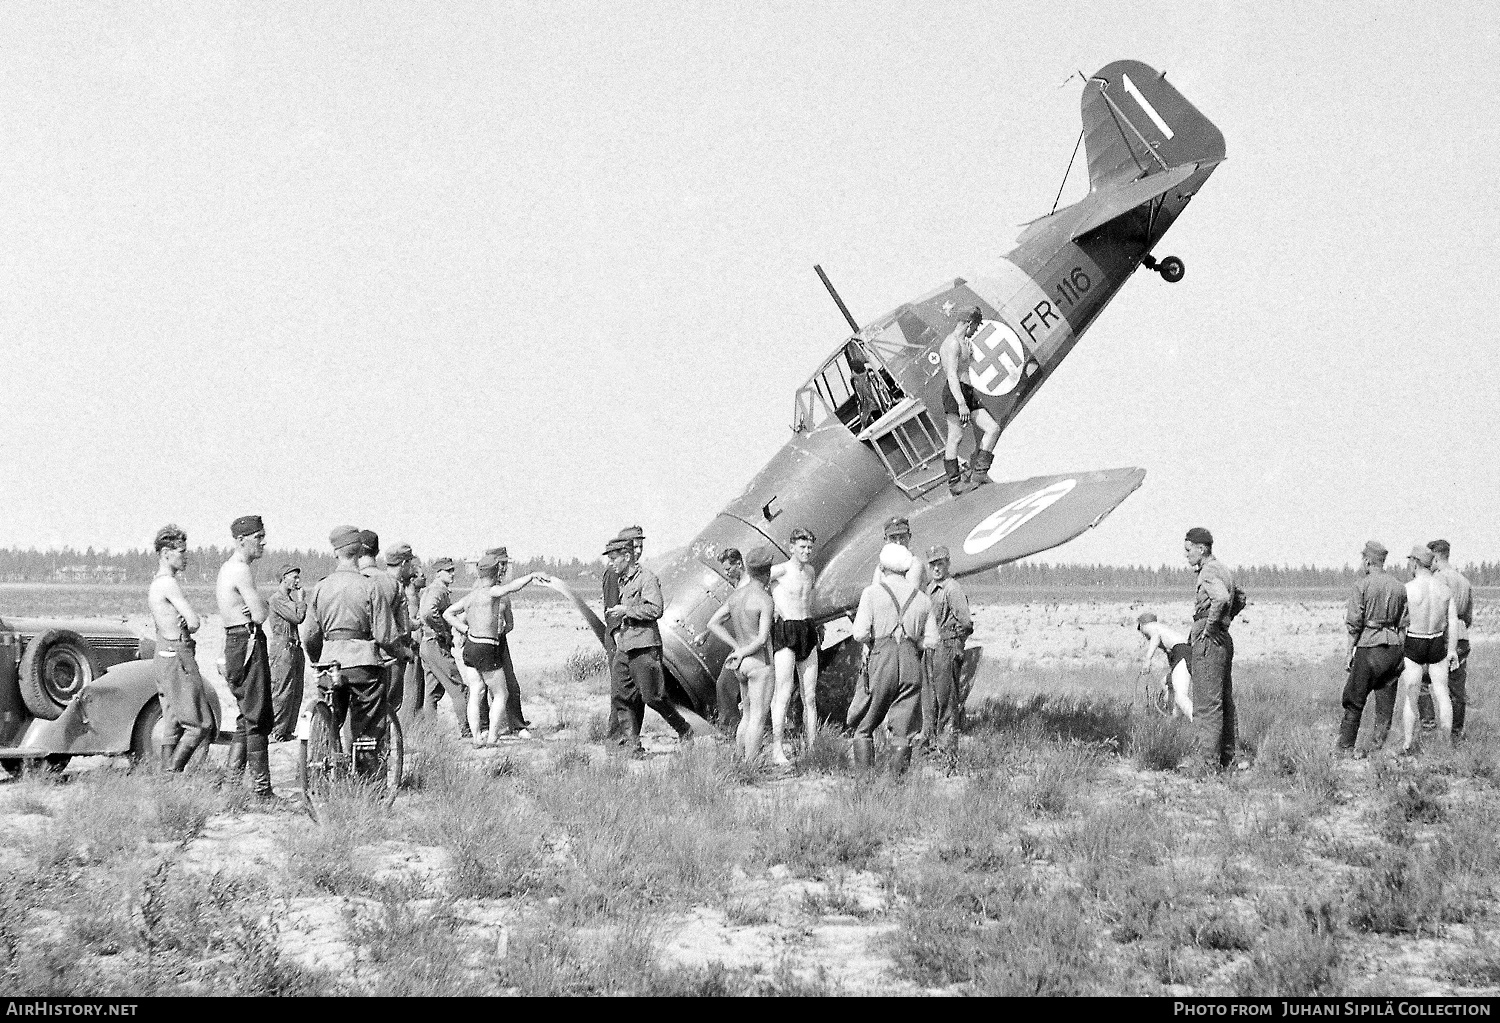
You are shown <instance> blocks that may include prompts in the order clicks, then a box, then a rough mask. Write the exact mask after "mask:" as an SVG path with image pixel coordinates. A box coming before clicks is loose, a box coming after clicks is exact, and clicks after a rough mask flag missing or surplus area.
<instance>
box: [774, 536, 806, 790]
mask: <svg viewBox="0 0 1500 1023" xmlns="http://www.w3.org/2000/svg"><path fill="white" fill-rule="evenodd" d="M791 539H792V556H791V559H790V560H788V561H784V562H782V563H781V564H779V565H777V566H776V567H774V568H772V569H771V599H772V601H773V602H774V603H775V606H776V620H775V622H773V623H772V625H771V646H772V648H773V649H774V650H775V651H776V652H775V654H774V655H773V656H774V658H775V662H776V692H775V695H774V696H773V697H772V699H771V744H772V745H771V763H773V764H775V765H776V766H778V767H784V766H785V765H787V764H790V763H791V760H790V759H789V758H788V757H787V755H786V747H785V746H784V744H783V743H784V740H785V738H786V712H787V708H788V707H789V706H790V705H791V702H792V689H793V688H794V687H795V686H796V685H797V683H798V682H799V681H800V682H801V683H802V730H803V733H804V734H805V736H806V738H807V739H808V740H809V741H811V740H812V737H813V735H814V733H816V732H817V730H818V627H817V626H816V625H814V624H813V623H812V622H811V621H810V620H809V615H810V612H811V610H812V596H813V583H814V582H815V581H816V580H817V578H818V572H817V569H815V568H813V567H812V565H811V564H810V562H811V561H812V552H813V535H812V532H811V531H810V530H807V529H803V528H802V527H801V526H798V527H797V528H796V529H794V530H792V538H791Z"/></svg>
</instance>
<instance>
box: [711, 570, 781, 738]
mask: <svg viewBox="0 0 1500 1023" xmlns="http://www.w3.org/2000/svg"><path fill="white" fill-rule="evenodd" d="M774 560H775V555H774V552H773V551H772V550H771V548H770V547H757V548H756V549H755V550H753V551H751V552H750V555H749V556H748V557H747V558H745V570H746V571H745V575H744V577H743V578H742V579H741V580H740V584H739V586H737V587H735V590H734V592H733V593H731V594H730V595H729V599H728V600H727V601H725V603H724V606H723V607H721V608H719V610H717V611H715V612H714V616H713V617H712V618H710V619H709V620H708V631H709V632H712V633H713V634H714V635H715V636H717V637H719V640H720V641H721V642H723V643H724V644H725V645H726V646H728V647H729V648H730V651H729V656H728V657H726V658H725V659H724V670H725V671H733V672H735V673H736V674H737V675H738V677H739V683H740V708H741V715H740V724H739V728H737V729H736V730H735V744H736V745H737V746H738V747H739V749H740V752H741V754H742V755H743V756H744V758H745V759H746V760H747V761H753V760H754V759H755V758H756V757H757V756H759V755H760V740H761V736H762V735H764V734H765V730H766V712H767V711H768V710H769V709H770V697H771V686H772V684H773V683H772V678H773V675H774V672H775V669H774V668H772V666H771V623H772V621H773V620H774V619H775V617H776V606H775V604H774V602H773V601H772V599H771V594H770V592H769V591H768V590H767V588H766V587H767V586H768V585H769V584H770V582H771V563H772V562H773V561H774ZM725 621H728V622H729V623H730V625H731V626H732V627H733V631H732V632H731V630H729V629H726V628H724V623H725Z"/></svg>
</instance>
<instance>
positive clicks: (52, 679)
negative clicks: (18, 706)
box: [16, 629, 101, 721]
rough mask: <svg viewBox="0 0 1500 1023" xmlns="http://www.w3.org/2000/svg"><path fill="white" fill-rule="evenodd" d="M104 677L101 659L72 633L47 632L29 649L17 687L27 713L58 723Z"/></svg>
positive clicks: (58, 630)
mask: <svg viewBox="0 0 1500 1023" xmlns="http://www.w3.org/2000/svg"><path fill="white" fill-rule="evenodd" d="M100 674H101V672H100V670H99V659H98V657H97V656H95V654H94V651H93V650H92V649H90V647H89V645H88V643H86V642H85V641H84V638H83V637H82V636H80V635H79V634H78V633H76V632H74V631H72V630H71V629H48V630H47V631H46V632H44V633H42V634H41V635H40V636H38V637H37V638H36V639H33V640H32V641H31V642H30V643H28V644H27V646H26V654H25V656H23V657H22V658H21V668H20V671H19V673H18V676H19V677H18V678H17V679H16V681H17V683H18V684H19V686H20V689H21V700H22V702H23V703H25V704H26V709H27V710H29V711H30V712H31V713H32V714H33V715H35V716H36V717H39V718H41V719H42V720H43V721H55V720H57V718H58V716H59V715H61V714H62V712H63V708H64V707H66V706H67V705H68V704H69V702H71V701H72V699H73V697H75V696H77V695H78V694H79V693H80V692H82V691H83V687H84V686H86V685H88V684H89V683H90V682H92V681H93V680H94V679H96V678H98V677H99V675H100Z"/></svg>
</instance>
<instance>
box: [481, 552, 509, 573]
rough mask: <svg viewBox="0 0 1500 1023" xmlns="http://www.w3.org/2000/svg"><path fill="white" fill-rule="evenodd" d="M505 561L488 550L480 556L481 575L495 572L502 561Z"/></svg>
mask: <svg viewBox="0 0 1500 1023" xmlns="http://www.w3.org/2000/svg"><path fill="white" fill-rule="evenodd" d="M504 561H505V559H504V558H502V557H500V556H498V555H496V554H493V553H491V552H489V551H486V552H485V553H483V554H481V555H480V556H479V562H478V567H479V573H480V574H481V575H486V574H488V573H490V572H493V571H494V570H495V569H497V568H499V567H500V565H501V563H503V562H504Z"/></svg>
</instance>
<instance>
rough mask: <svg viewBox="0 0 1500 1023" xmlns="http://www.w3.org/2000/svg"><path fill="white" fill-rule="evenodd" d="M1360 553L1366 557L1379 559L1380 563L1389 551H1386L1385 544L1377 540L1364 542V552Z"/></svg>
mask: <svg viewBox="0 0 1500 1023" xmlns="http://www.w3.org/2000/svg"><path fill="white" fill-rule="evenodd" d="M1360 553H1361V554H1363V555H1365V556H1366V557H1372V558H1379V559H1380V560H1381V561H1384V560H1385V556H1386V555H1387V554H1389V553H1390V551H1388V550H1386V549H1385V544H1383V543H1381V542H1380V541H1379V540H1366V541H1365V547H1364V550H1362V551H1360Z"/></svg>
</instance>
